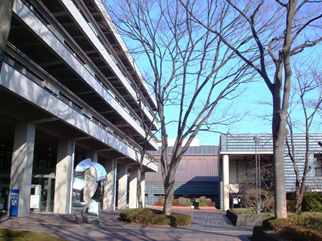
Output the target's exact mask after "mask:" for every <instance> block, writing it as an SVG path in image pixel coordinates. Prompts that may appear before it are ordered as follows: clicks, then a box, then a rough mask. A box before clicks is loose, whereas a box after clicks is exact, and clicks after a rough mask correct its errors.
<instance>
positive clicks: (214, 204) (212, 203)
mask: <svg viewBox="0 0 322 241" xmlns="http://www.w3.org/2000/svg"><path fill="white" fill-rule="evenodd" d="M207 204H208V207H216V203H215V202H207Z"/></svg>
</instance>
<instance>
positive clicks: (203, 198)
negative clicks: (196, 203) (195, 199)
mask: <svg viewBox="0 0 322 241" xmlns="http://www.w3.org/2000/svg"><path fill="white" fill-rule="evenodd" d="M199 200H200V202H203V201H204V202H205V201H206V200H207V198H206V197H205V196H201V197H200V198H199Z"/></svg>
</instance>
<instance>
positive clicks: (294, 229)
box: [277, 226, 322, 241]
mask: <svg viewBox="0 0 322 241" xmlns="http://www.w3.org/2000/svg"><path fill="white" fill-rule="evenodd" d="M277 233H278V234H279V235H281V236H282V237H284V238H286V239H288V240H292V241H302V240H310V241H320V240H322V234H321V233H319V232H317V231H315V230H311V229H308V228H305V227H301V226H287V227H283V228H281V229H280V230H279V231H278V232H277Z"/></svg>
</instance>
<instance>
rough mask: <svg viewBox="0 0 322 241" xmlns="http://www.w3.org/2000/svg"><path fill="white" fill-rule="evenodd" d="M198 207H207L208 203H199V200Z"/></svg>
mask: <svg viewBox="0 0 322 241" xmlns="http://www.w3.org/2000/svg"><path fill="white" fill-rule="evenodd" d="M198 206H199V207H208V203H207V202H206V200H204V201H201V200H200V202H199V204H198Z"/></svg>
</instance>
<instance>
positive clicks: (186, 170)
mask: <svg viewBox="0 0 322 241" xmlns="http://www.w3.org/2000/svg"><path fill="white" fill-rule="evenodd" d="M159 153H160V152H154V153H153V155H154V157H155V159H156V160H157V165H158V166H159V168H158V172H157V173H155V172H154V173H152V172H151V173H147V174H146V197H145V198H146V204H147V205H150V206H153V205H154V204H155V202H157V201H158V200H159V196H164V188H163V181H162V176H161V167H160V163H158V160H160V154H159ZM169 153H172V147H169ZM217 156H218V146H206V145H200V146H199V144H198V142H197V143H196V145H193V146H190V147H189V148H188V150H187V152H186V153H185V154H184V155H183V157H182V160H181V162H180V164H179V166H178V169H177V173H176V179H175V192H174V195H175V196H177V197H187V198H199V197H200V196H206V197H207V198H211V199H212V200H213V201H214V202H215V203H216V206H218V208H219V204H220V195H219V194H220V189H219V163H218V157H217Z"/></svg>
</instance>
